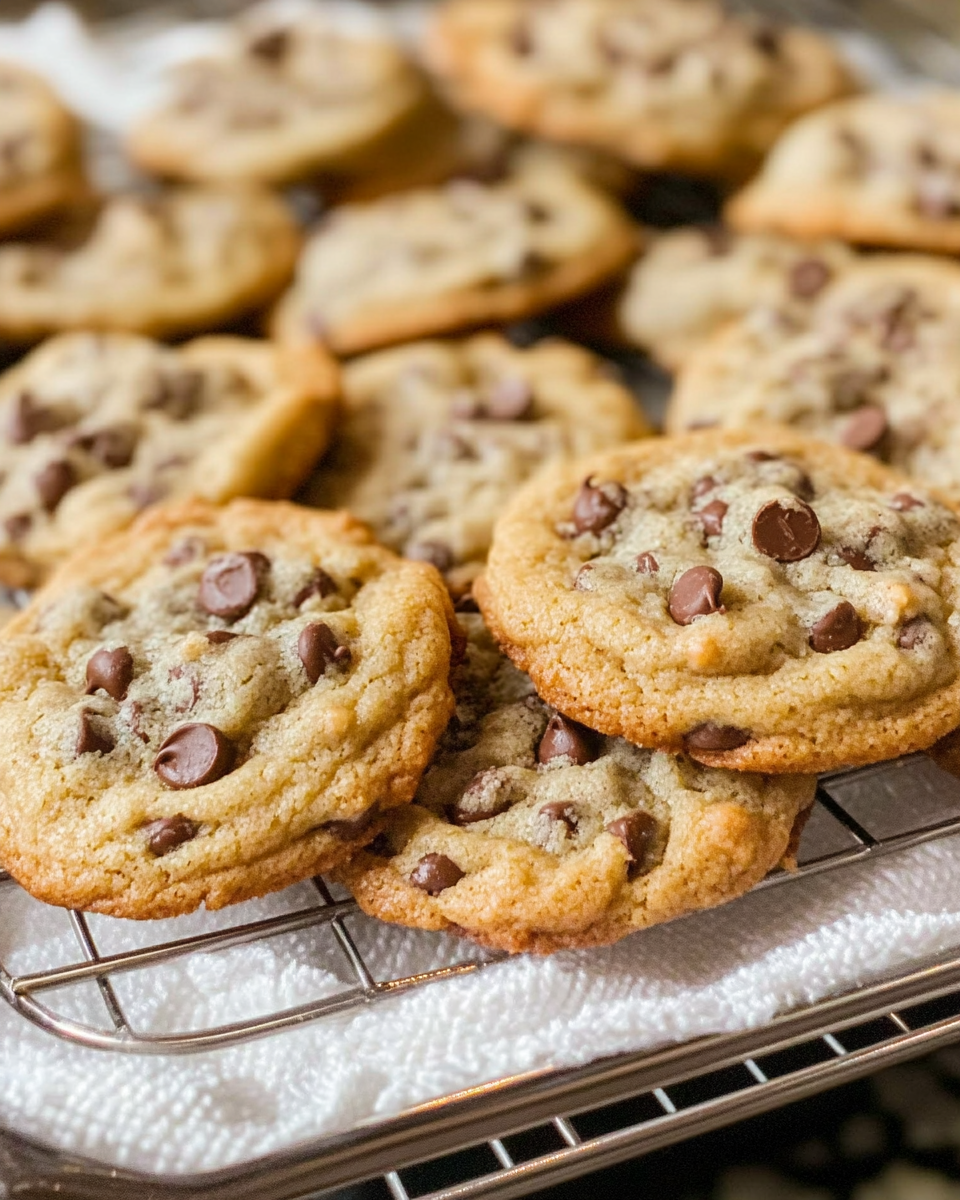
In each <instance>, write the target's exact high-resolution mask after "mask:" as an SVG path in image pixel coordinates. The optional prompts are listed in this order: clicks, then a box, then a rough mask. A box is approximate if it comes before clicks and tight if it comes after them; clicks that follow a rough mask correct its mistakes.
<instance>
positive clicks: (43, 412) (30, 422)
mask: <svg viewBox="0 0 960 1200" xmlns="http://www.w3.org/2000/svg"><path fill="white" fill-rule="evenodd" d="M60 424H61V422H60V419H59V417H58V416H57V414H56V412H55V411H54V410H53V409H52V408H46V407H44V406H43V405H40V404H37V402H36V400H35V399H34V398H33V396H32V394H31V393H30V392H20V393H19V394H18V395H17V396H15V397H14V400H13V407H12V410H11V412H10V421H9V424H8V425H7V440H8V441H10V442H12V443H13V444H14V445H15V446H22V445H24V444H25V443H26V442H32V441H33V439H34V438H35V437H36V436H37V435H38V434H40V433H50V432H52V431H53V430H55V429H59V428H60Z"/></svg>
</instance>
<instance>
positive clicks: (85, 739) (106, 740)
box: [76, 709, 115, 756]
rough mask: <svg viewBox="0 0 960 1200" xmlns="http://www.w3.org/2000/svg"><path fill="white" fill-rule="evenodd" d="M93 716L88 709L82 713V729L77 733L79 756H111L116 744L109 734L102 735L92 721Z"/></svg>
mask: <svg viewBox="0 0 960 1200" xmlns="http://www.w3.org/2000/svg"><path fill="white" fill-rule="evenodd" d="M92 717H93V714H92V713H91V712H89V711H88V710H87V709H83V711H82V712H81V713H80V729H79V731H78V733H77V748H76V749H77V755H78V756H79V755H81V754H109V753H110V751H111V750H112V749H113V747H114V745H115V743H114V741H113V738H111V737H109V736H108V735H107V734H104V733H100V732H99V731H98V730H97V728H96V726H95V725H94V724H93V720H92Z"/></svg>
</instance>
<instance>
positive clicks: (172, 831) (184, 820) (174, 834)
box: [143, 813, 200, 858]
mask: <svg viewBox="0 0 960 1200" xmlns="http://www.w3.org/2000/svg"><path fill="white" fill-rule="evenodd" d="M143 832H144V833H145V834H146V835H147V845H148V846H149V847H150V853H151V854H155V855H156V856H157V858H163V856H164V855H165V854H169V853H170V851H171V850H176V849H177V847H178V846H182V845H183V844H184V842H191V841H193V839H194V838H195V837H196V836H197V834H198V833H199V832H200V826H199V825H197V824H196V823H195V822H194V821H191V820H190V818H189V817H185V816H184V815H183V813H177V815H176V816H175V817H160V818H159V819H158V820H156V821H150V822H149V824H147V825H144V827H143Z"/></svg>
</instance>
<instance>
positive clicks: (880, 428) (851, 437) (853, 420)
mask: <svg viewBox="0 0 960 1200" xmlns="http://www.w3.org/2000/svg"><path fill="white" fill-rule="evenodd" d="M887 428H888V425H887V414H886V413H885V412H884V410H883V409H882V408H880V406H879V405H877V404H864V405H861V407H860V408H858V409H857V410H856V411H855V412H854V413H853V414H852V415H851V417H850V420H849V421H847V423H846V425H845V426H844V427H843V432H842V433H841V435H840V441H841V442H842V443H843V445H844V446H846V447H847V449H848V450H861V451H864V452H868V451H871V450H876V449H877V447H878V446H879V445H880V443H881V442H882V441H883V438H884V435H885V434H886V432H887Z"/></svg>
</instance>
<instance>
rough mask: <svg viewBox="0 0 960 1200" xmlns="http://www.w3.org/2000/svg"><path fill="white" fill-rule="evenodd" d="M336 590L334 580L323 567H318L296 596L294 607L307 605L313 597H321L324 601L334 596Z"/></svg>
mask: <svg viewBox="0 0 960 1200" xmlns="http://www.w3.org/2000/svg"><path fill="white" fill-rule="evenodd" d="M336 590H337V585H336V583H335V582H334V580H333V579H331V577H330V576H329V575H328V574H327V573H326V571H325V570H324V569H323V567H317V568H316V569H315V570H314V572H313V574H312V575H311V576H310V578H309V579H308V580H307V582H306V583H305V584H304V585H303V587H302V588H301V589H300V591H299V592H297V594H296V595H295V596H294V598H293V604H294V607H295V608H299V607H300V605H301V604H306V602H307V601H308V600H309V599H310V597H311V596H319V597H320V599H321V600H323V599H325V598H326V597H327V596H332V595H334V593H335V592H336Z"/></svg>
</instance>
